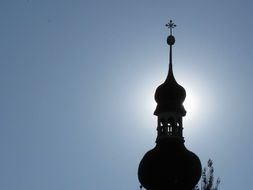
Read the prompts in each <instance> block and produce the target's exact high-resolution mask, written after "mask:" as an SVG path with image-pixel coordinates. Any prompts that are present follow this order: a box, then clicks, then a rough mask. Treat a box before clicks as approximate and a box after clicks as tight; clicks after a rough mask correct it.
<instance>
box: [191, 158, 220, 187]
mask: <svg viewBox="0 0 253 190" xmlns="http://www.w3.org/2000/svg"><path fill="white" fill-rule="evenodd" d="M201 177H202V179H201V185H200V187H201V188H199V187H198V186H196V188H195V190H218V188H219V185H220V178H219V177H218V178H217V180H216V182H215V183H214V168H213V161H212V160H211V159H209V160H208V162H207V167H204V169H203V172H202V176H201Z"/></svg>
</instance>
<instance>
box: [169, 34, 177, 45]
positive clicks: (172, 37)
mask: <svg viewBox="0 0 253 190" xmlns="http://www.w3.org/2000/svg"><path fill="white" fill-rule="evenodd" d="M175 41H176V40H175V37H174V36H172V35H169V36H168V38H167V44H168V45H170V46H172V45H174V44H175Z"/></svg>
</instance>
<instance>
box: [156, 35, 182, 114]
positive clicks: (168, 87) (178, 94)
mask: <svg viewBox="0 0 253 190" xmlns="http://www.w3.org/2000/svg"><path fill="white" fill-rule="evenodd" d="M167 43H168V45H169V46H170V63H169V72H168V75H167V78H166V80H165V82H164V83H163V84H161V85H160V86H158V88H157V89H156V92H155V100H156V102H157V107H156V110H155V112H154V114H155V115H159V114H160V113H166V112H174V113H179V114H180V115H182V116H184V115H185V114H186V111H185V109H184V106H183V102H184V100H185V97H186V92H185V89H184V88H183V87H182V86H180V85H179V84H178V83H177V81H176V80H175V77H174V75H173V69H172V45H173V44H174V43H175V38H174V36H172V35H170V36H169V37H168V38H167Z"/></svg>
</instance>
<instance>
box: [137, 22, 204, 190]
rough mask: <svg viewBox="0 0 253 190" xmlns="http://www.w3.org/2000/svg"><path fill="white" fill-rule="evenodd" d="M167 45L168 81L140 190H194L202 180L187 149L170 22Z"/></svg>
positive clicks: (160, 94)
mask: <svg viewBox="0 0 253 190" xmlns="http://www.w3.org/2000/svg"><path fill="white" fill-rule="evenodd" d="M166 26H167V27H168V28H169V29H170V35H169V36H168V38H167V43H168V45H169V46H170V59H169V71H168V75H167V78H166V80H165V82H164V83H163V84H161V85H160V86H159V87H158V88H157V89H156V92H155V100H156V102H157V107H156V110H155V112H154V115H156V116H157V117H158V119H157V138H156V146H155V147H154V148H153V149H152V150H150V151H148V152H147V153H146V154H145V155H144V157H143V159H142V160H141V162H140V164H139V169H138V178H139V181H140V183H141V188H142V187H144V188H146V189H147V190H192V189H194V188H195V186H196V184H197V183H198V181H199V179H200V176H201V163H200V160H199V158H198V157H197V156H196V155H195V154H194V153H192V152H191V151H189V150H187V149H186V147H185V146H184V137H183V121H182V117H183V116H185V114H186V111H185V109H184V106H183V102H184V99H185V97H186V92H185V89H184V88H183V87H182V86H180V85H179V84H178V83H177V82H176V80H175V78H174V75H173V70H172V45H174V43H175V38H174V36H173V35H172V29H173V28H174V27H175V26H176V25H175V24H174V23H173V22H172V21H171V20H170V22H169V23H168V24H167V25H166Z"/></svg>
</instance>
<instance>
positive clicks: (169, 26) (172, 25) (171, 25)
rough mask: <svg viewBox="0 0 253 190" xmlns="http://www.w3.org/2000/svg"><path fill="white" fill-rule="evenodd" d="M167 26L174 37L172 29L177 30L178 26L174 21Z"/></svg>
mask: <svg viewBox="0 0 253 190" xmlns="http://www.w3.org/2000/svg"><path fill="white" fill-rule="evenodd" d="M165 26H166V27H167V28H169V29H170V35H172V29H173V28H175V27H176V26H177V25H175V23H173V22H172V20H170V22H169V23H168V24H166V25H165Z"/></svg>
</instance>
